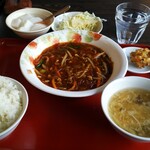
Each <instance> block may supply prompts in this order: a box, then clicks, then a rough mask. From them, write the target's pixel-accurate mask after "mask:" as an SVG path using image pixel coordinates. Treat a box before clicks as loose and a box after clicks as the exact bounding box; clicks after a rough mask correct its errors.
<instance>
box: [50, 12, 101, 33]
mask: <svg viewBox="0 0 150 150" xmlns="http://www.w3.org/2000/svg"><path fill="white" fill-rule="evenodd" d="M64 29H71V30H88V31H94V32H97V33H100V32H101V31H102V29H103V23H102V19H101V18H100V17H97V16H95V14H94V13H89V12H88V11H85V12H79V11H74V12H67V13H64V14H61V15H59V16H57V17H55V19H54V22H53V24H52V30H54V31H58V30H64Z"/></svg>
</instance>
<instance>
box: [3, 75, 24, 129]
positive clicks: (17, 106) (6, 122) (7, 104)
mask: <svg viewBox="0 0 150 150" xmlns="http://www.w3.org/2000/svg"><path fill="white" fill-rule="evenodd" d="M21 111H22V91H20V90H19V89H18V88H17V86H16V85H15V84H14V83H13V81H11V80H9V79H8V78H5V77H2V76H0V132H2V131H4V130H5V129H7V128H8V127H9V126H11V125H12V124H13V123H14V122H15V121H16V119H17V118H18V116H19V114H20V112H21Z"/></svg>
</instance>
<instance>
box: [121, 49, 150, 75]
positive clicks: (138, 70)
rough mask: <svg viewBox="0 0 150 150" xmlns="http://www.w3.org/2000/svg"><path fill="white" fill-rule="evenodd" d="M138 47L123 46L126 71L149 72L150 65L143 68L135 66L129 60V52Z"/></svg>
mask: <svg viewBox="0 0 150 150" xmlns="http://www.w3.org/2000/svg"><path fill="white" fill-rule="evenodd" d="M139 48H140V47H125V48H123V50H124V52H125V54H126V56H127V59H128V71H130V72H133V73H138V74H142V73H149V72H150V67H149V66H147V67H144V68H137V67H136V66H135V65H134V64H133V63H132V62H131V61H130V53H131V52H134V51H135V50H137V49H139Z"/></svg>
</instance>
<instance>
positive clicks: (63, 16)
mask: <svg viewBox="0 0 150 150" xmlns="http://www.w3.org/2000/svg"><path fill="white" fill-rule="evenodd" d="M79 13H84V12H79V11H75V12H67V13H64V14H61V15H58V16H57V17H55V19H54V22H53V24H52V29H53V30H54V31H58V30H60V29H59V28H60V27H59V26H60V23H61V22H65V21H67V20H68V19H69V18H70V17H73V16H75V15H77V14H79ZM95 17H96V16H95ZM97 19H98V20H99V23H98V26H97V29H96V30H95V31H94V32H97V33H100V32H101V31H102V29H103V23H102V20H101V19H100V18H99V17H97ZM70 29H71V28H70ZM74 29H75V28H74ZM83 30H84V29H83Z"/></svg>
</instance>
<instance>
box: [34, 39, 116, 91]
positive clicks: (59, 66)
mask: <svg viewBox="0 0 150 150" xmlns="http://www.w3.org/2000/svg"><path fill="white" fill-rule="evenodd" d="M33 63H34V65H35V72H36V74H37V76H38V78H39V79H40V80H41V81H42V82H43V83H44V84H46V85H48V86H50V87H53V88H55V89H60V90H68V91H83V90H89V89H94V88H97V87H99V86H101V85H103V84H104V83H105V82H106V81H107V80H108V79H109V77H110V76H111V74H112V70H113V62H112V61H111V59H110V58H109V56H108V55H107V54H106V53H105V52H104V51H103V50H102V49H100V48H98V47H96V46H94V45H91V44H87V43H78V42H63V43H57V44H55V45H53V46H51V47H48V48H46V49H45V50H44V51H43V52H42V54H40V56H38V57H37V58H36V59H35V60H34V62H33Z"/></svg>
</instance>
